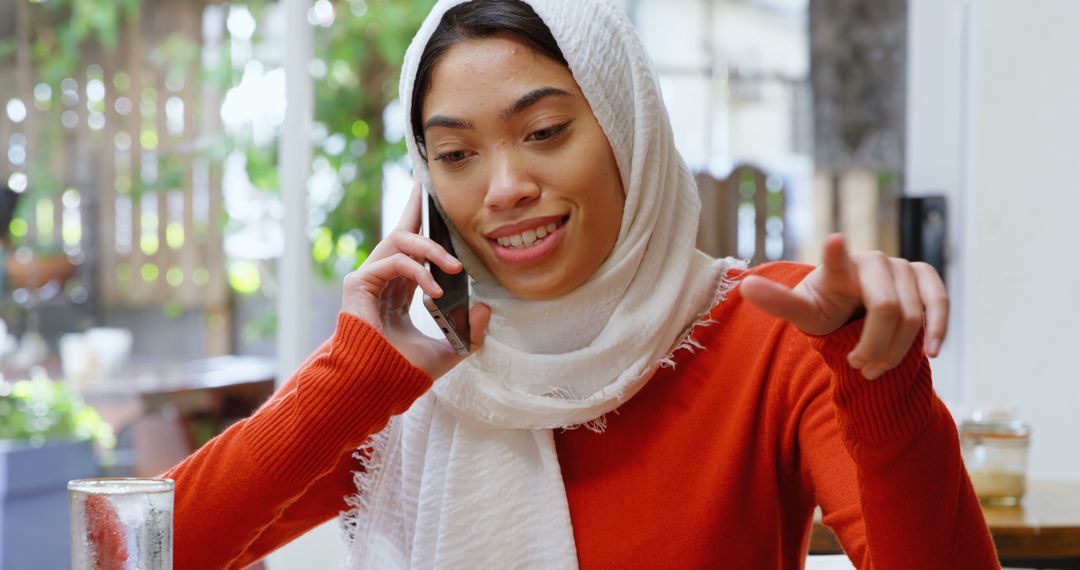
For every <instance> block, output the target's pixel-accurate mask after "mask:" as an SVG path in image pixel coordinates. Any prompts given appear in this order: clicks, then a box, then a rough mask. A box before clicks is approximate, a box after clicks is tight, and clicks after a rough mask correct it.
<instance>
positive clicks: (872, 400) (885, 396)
mask: <svg viewBox="0 0 1080 570" xmlns="http://www.w3.org/2000/svg"><path fill="white" fill-rule="evenodd" d="M862 329H863V320H861V319H860V320H858V321H855V322H852V323H849V324H847V325H845V326H843V327H841V328H840V329H838V330H836V331H834V332H833V333H831V334H828V335H824V336H816V337H810V344H811V346H813V347H814V349H816V350H817V351H818V353H820V354H821V356H822V357H823V358H824V359H825V363H826V364H827V365H828V366H829V368H830V369H832V371H833V400H834V402H835V403H836V406H837V408H839V410H840V418H839V419H840V425H841V428H842V429H843V430H845V432H847V435H848V436H850V437H852V438H854V440H855V441H857V442H861V443H870V444H872V443H881V442H887V441H894V440H896V439H897V438H903V437H909V436H911V435H913V434H915V433H917V432H918V431H919V430H921V429H922V428H923V427H924V426H925V425H926V422H927V421H928V420H929V418H930V413H931V410H932V407H933V404H932V402H933V397H934V389H933V385H932V383H931V378H930V366H929V363H928V362H927V361H926V357H925V356H924V355H923V332H922V331H920V332H919V334H918V336H917V337H916V338H915V341H914V342H913V343H912V345H911V348H910V349H908V353H907V355H905V356H904V360H903V361H901V362H900V364H899V365H898V366H896V367H895V368H893V369H892V370H889V371H887V372H885V373H884V374H883V375H881V376H879V377H878V378H876V379H874V380H867V379H866V378H864V377H863V376H862V374H861V373H860V372H859V371H858V370H857V369H855V368H852V367H851V366H850V365H849V364H848V362H847V355H848V353H850V352H851V350H852V349H854V348H855V345H856V344H857V343H858V342H859V335H860V334H862Z"/></svg>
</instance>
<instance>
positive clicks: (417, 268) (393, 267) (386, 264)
mask: <svg viewBox="0 0 1080 570" xmlns="http://www.w3.org/2000/svg"><path fill="white" fill-rule="evenodd" d="M358 271H362V270H358ZM361 278H362V279H364V280H366V281H367V282H368V283H369V284H370V285H371V286H372V287H373V288H377V291H374V292H375V293H376V294H378V295H382V293H383V292H384V290H385V289H386V287H387V286H388V285H389V284H390V283H391V282H392V281H393V280H394V279H397V278H404V279H409V280H411V281H413V282H415V283H416V284H417V285H419V286H420V288H421V289H423V291H424V292H425V293H427V294H428V295H429V296H431V297H432V298H434V299H437V298H439V297H442V295H443V290H442V287H439V284H438V283H436V282H435V277H433V276H432V275H431V272H430V271H428V270H427V268H425V267H424V266H423V265H421V264H420V263H419V262H418V261H416V260H415V259H413V258H411V257H409V256H408V255H405V254H404V253H395V254H394V255H391V256H390V257H387V258H384V259H380V260H378V261H376V262H374V263H372V264H371V265H370V266H367V269H366V271H364V272H363V273H361Z"/></svg>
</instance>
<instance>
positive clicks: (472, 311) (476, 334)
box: [469, 303, 491, 351]
mask: <svg viewBox="0 0 1080 570" xmlns="http://www.w3.org/2000/svg"><path fill="white" fill-rule="evenodd" d="M489 322H491V307H489V306H487V305H485V304H483V303H477V304H475V305H473V306H472V307H470V308H469V344H471V345H472V350H474V351H475V350H476V349H477V348H480V346H481V345H482V344H484V336H485V333H487V326H488V323H489Z"/></svg>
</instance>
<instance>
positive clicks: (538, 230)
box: [487, 216, 570, 265]
mask: <svg viewBox="0 0 1080 570" xmlns="http://www.w3.org/2000/svg"><path fill="white" fill-rule="evenodd" d="M569 218H570V217H569V216H563V217H556V218H542V219H536V220H532V221H526V222H524V223H519V224H513V225H510V226H504V227H502V228H499V229H498V230H496V231H494V232H491V234H489V235H488V236H487V239H488V243H490V244H491V246H492V249H493V250H494V252H495V256H496V257H497V258H498V259H499V261H502V262H503V263H506V264H509V265H530V264H533V263H536V262H538V261H540V260H542V259H543V258H545V257H547V256H548V255H549V254H550V253H551V252H552V251H554V250H555V247H556V246H557V245H558V243H559V242H560V241H561V240H562V236H563V234H564V233H565V226H566V222H567V220H569Z"/></svg>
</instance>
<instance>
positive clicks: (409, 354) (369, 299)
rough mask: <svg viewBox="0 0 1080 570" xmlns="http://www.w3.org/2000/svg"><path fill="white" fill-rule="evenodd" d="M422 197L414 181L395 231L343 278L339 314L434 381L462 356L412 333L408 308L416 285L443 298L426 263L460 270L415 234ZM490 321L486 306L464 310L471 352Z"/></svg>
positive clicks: (456, 263) (439, 341)
mask: <svg viewBox="0 0 1080 570" xmlns="http://www.w3.org/2000/svg"><path fill="white" fill-rule="evenodd" d="M421 194H422V193H421V191H420V183H419V182H414V183H413V191H412V196H410V197H409V203H408V205H407V206H405V213H404V214H403V215H402V217H401V222H399V223H398V226H397V228H395V229H394V231H393V232H391V233H390V235H388V236H386V239H384V240H382V241H381V242H379V245H377V246H375V249H374V251H372V252H371V255H370V256H369V257H368V258H367V260H365V261H364V263H363V264H362V265H361V266H360V267H359V268H358V269H357V270H356V271H353V272H352V273H350V274H348V275H347V276H345V284H344V293H343V295H342V301H341V310H342V311H344V312H346V313H350V314H352V315H355V316H357V317H359V318H360V319H362V320H364V321H365V322H367V323H368V324H369V325H371V326H372V327H374V328H375V330H377V331H379V332H380V333H382V335H383V336H384V337H386V339H387V340H389V341H390V344H392V345H394V348H396V349H397V350H398V351H399V352H401V354H403V355H404V356H405V358H407V359H409V361H410V362H412V363H413V364H414V365H416V366H417V367H419V368H422V369H423V370H425V371H426V372H427V373H428V374H430V375H431V377H432V378H439V377H440V376H442V375H443V374H445V373H446V371H447V370H450V369H451V368H453V367H454V365H455V364H457V363H458V361H460V360H461V358H462V357H461V356H459V355H458V354H457V353H456V352H454V349H453V347H451V346H450V343H449V342H447V341H446V340H445V339H433V338H431V337H429V336H427V335H425V334H424V333H422V332H420V331H419V330H417V328H416V327H415V326H414V325H413V323H412V319H410V318H409V306H410V305H411V303H412V298H413V293H414V292H415V291H416V287H417V285H419V286H420V288H421V289H423V290H424V292H425V293H427V294H428V295H430V296H431V297H432V298H438V297H440V296H442V294H443V291H442V289H441V288H440V287H439V285H438V284H437V283H436V282H435V278H434V277H432V275H431V272H430V271H428V269H427V268H426V267H424V262H425V261H430V262H431V263H434V264H436V265H438V266H439V267H440V268H441V269H442V270H443V271H446V272H447V273H457V272H459V271H461V270H462V266H461V262H460V261H458V260H457V259H455V258H454V257H453V256H451V255H450V254H449V253H447V252H446V250H445V249H443V248H442V246H440V245H439V244H437V243H435V242H433V241H431V240H430V239H428V238H426V237H424V236H422V235H420V234H419V233H418V232H419V231H420V217H421V210H420V200H421ZM490 317H491V308H490V307H488V306H487V305H484V304H479V303H478V304H476V305H474V306H473V307H471V308H470V309H469V327H470V329H471V334H472V338H471V339H470V340H471V344H472V347H473V349H474V350H475V349H476V347H478V346H480V343H481V342H482V341H483V338H484V332H485V330H486V329H487V324H488V321H489V319H490Z"/></svg>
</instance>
